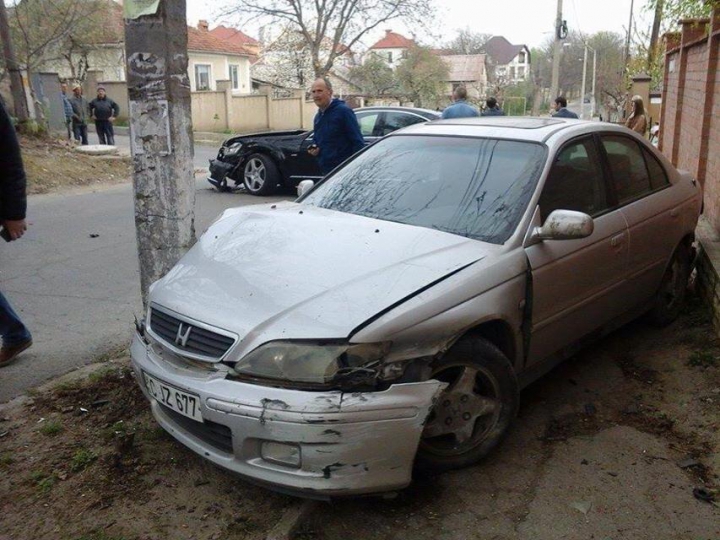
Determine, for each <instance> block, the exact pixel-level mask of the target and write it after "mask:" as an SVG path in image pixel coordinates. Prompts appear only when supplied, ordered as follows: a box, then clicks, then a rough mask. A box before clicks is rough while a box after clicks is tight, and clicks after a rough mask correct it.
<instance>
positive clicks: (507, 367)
mask: <svg viewBox="0 0 720 540" xmlns="http://www.w3.org/2000/svg"><path fill="white" fill-rule="evenodd" d="M432 378H433V379H437V380H440V381H443V382H446V383H448V387H447V388H446V389H445V390H444V391H443V393H442V394H440V397H439V398H438V400H437V403H436V404H435V406H434V407H433V409H432V411H431V412H430V416H429V417H428V419H427V421H426V423H425V428H424V430H423V433H422V439H421V440H420V446H419V448H418V455H417V464H418V466H419V467H420V468H425V469H434V470H449V469H456V468H460V467H465V466H467V465H470V464H472V463H475V462H476V461H478V460H479V459H480V458H482V457H484V456H485V455H487V454H488V452H490V451H491V450H492V449H493V448H495V446H497V445H498V443H499V442H500V441H501V440H502V438H503V436H504V435H505V433H506V432H507V430H508V427H509V426H510V423H511V422H512V420H513V418H514V417H515V414H516V412H517V408H518V403H519V390H518V382H517V377H516V375H515V371H514V370H513V367H512V365H511V364H510V361H509V360H508V359H507V358H506V357H505V355H503V353H502V352H500V350H499V349H498V348H497V347H495V346H494V345H493V344H492V343H490V342H488V341H486V340H484V339H479V338H464V339H461V340H460V341H458V342H457V343H456V344H455V345H454V346H453V347H452V349H450V351H448V353H447V354H446V355H445V356H444V357H443V358H442V359H441V360H439V361H438V362H437V363H436V364H435V365H434V366H433V373H432Z"/></svg>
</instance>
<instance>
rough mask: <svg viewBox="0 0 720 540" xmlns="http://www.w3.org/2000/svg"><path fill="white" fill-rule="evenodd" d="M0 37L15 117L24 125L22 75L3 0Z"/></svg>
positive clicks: (1, 3) (2, 0) (0, 1)
mask: <svg viewBox="0 0 720 540" xmlns="http://www.w3.org/2000/svg"><path fill="white" fill-rule="evenodd" d="M0 37H1V38H2V42H3V55H4V57H5V66H7V70H8V72H9V73H10V92H12V97H13V103H14V106H15V117H16V118H17V119H18V122H19V123H20V124H24V123H25V122H27V121H28V118H29V115H28V107H27V101H26V100H25V89H24V87H23V80H22V73H20V67H19V66H18V63H17V60H16V59H15V51H14V50H13V45H12V40H11V39H10V25H9V24H8V17H7V10H6V9H5V0H0Z"/></svg>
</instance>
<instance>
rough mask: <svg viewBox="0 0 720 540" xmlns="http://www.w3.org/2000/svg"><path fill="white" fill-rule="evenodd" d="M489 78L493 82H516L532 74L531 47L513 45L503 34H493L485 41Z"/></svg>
mask: <svg viewBox="0 0 720 540" xmlns="http://www.w3.org/2000/svg"><path fill="white" fill-rule="evenodd" d="M485 54H486V57H487V65H488V78H489V79H492V80H493V82H496V83H497V82H502V83H504V84H515V83H519V82H521V81H524V80H527V78H528V77H529V76H530V49H528V48H527V46H526V45H513V44H512V43H510V42H509V41H508V40H507V39H505V38H504V37H502V36H493V37H491V38H490V39H489V40H488V42H487V43H485Z"/></svg>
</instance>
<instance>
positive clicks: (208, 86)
mask: <svg viewBox="0 0 720 540" xmlns="http://www.w3.org/2000/svg"><path fill="white" fill-rule="evenodd" d="M107 3H108V10H107V16H106V18H105V21H104V26H103V30H104V33H103V36H102V39H96V40H95V42H93V43H88V44H85V45H84V47H83V48H82V49H78V50H77V51H76V52H74V53H73V58H72V63H73V68H71V66H70V63H69V62H67V61H63V60H55V61H52V62H48V63H46V64H45V65H43V66H42V70H43V71H47V72H56V73H58V75H59V76H60V78H62V79H81V80H82V79H84V78H85V77H84V73H85V72H86V71H88V70H92V71H94V72H95V74H94V78H95V80H96V81H102V82H106V83H109V82H122V81H125V80H126V79H125V64H126V62H125V43H124V39H125V31H124V20H123V8H122V5H121V4H119V3H117V2H115V1H114V0H107ZM187 50H188V77H189V78H190V89H191V90H192V91H193V92H195V91H201V90H216V89H217V81H219V80H229V81H230V83H231V88H232V90H233V92H234V93H237V94H249V93H251V92H252V85H251V82H250V60H251V58H252V57H253V53H252V52H251V51H250V50H248V49H246V48H245V47H244V46H242V45H239V44H237V43H236V42H235V41H234V40H225V39H221V38H219V37H217V36H216V35H213V34H212V33H211V32H210V31H209V28H208V23H207V21H200V22H199V23H198V27H197V28H192V27H188V45H187Z"/></svg>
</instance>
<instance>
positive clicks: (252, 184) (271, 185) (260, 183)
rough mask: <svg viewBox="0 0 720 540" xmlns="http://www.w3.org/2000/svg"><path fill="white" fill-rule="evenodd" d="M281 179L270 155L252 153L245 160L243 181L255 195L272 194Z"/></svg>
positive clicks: (246, 187)
mask: <svg viewBox="0 0 720 540" xmlns="http://www.w3.org/2000/svg"><path fill="white" fill-rule="evenodd" d="M279 181H280V172H279V171H278V168H277V165H275V162H274V161H273V160H272V159H271V158H270V157H269V156H266V155H264V154H252V155H251V156H250V157H249V158H248V159H247V161H246V162H245V166H244V167H243V183H244V184H245V189H247V190H248V191H249V192H250V193H252V194H253V195H272V194H273V193H275V191H276V190H277V185H278V182H279Z"/></svg>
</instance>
